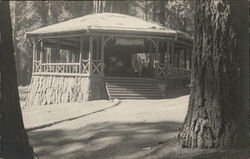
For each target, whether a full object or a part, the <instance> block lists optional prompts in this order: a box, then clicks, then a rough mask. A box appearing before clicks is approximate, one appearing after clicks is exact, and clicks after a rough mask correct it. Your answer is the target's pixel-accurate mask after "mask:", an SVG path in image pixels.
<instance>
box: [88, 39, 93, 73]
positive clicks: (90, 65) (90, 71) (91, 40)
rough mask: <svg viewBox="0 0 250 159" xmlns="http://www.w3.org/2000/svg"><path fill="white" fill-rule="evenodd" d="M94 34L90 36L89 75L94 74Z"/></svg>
mask: <svg viewBox="0 0 250 159" xmlns="http://www.w3.org/2000/svg"><path fill="white" fill-rule="evenodd" d="M92 56H93V36H92V35H90V36H89V75H90V76H91V74H92V60H93V58H92Z"/></svg>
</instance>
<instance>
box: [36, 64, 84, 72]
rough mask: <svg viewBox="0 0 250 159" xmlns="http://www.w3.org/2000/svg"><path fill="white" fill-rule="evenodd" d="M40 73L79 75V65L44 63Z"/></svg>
mask: <svg viewBox="0 0 250 159" xmlns="http://www.w3.org/2000/svg"><path fill="white" fill-rule="evenodd" d="M40 72H46V73H79V63H42V64H41V71H40Z"/></svg>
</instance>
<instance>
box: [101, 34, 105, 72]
mask: <svg viewBox="0 0 250 159" xmlns="http://www.w3.org/2000/svg"><path fill="white" fill-rule="evenodd" d="M104 47H105V43H104V36H102V37H101V73H102V75H104V68H105V65H104Z"/></svg>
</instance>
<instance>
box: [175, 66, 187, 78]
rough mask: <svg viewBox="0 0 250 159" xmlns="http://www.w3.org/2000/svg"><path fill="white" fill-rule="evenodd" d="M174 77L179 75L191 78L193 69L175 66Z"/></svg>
mask: <svg viewBox="0 0 250 159" xmlns="http://www.w3.org/2000/svg"><path fill="white" fill-rule="evenodd" d="M172 76H173V77H179V78H190V76H191V70H189V69H185V68H178V67H174V68H173V75H172Z"/></svg>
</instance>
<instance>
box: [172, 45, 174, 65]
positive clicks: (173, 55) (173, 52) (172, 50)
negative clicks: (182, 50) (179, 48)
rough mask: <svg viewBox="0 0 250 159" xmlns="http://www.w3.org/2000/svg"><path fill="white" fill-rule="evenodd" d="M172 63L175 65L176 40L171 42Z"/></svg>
mask: <svg viewBox="0 0 250 159" xmlns="http://www.w3.org/2000/svg"><path fill="white" fill-rule="evenodd" d="M171 64H172V65H173V66H174V41H172V44H171Z"/></svg>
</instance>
